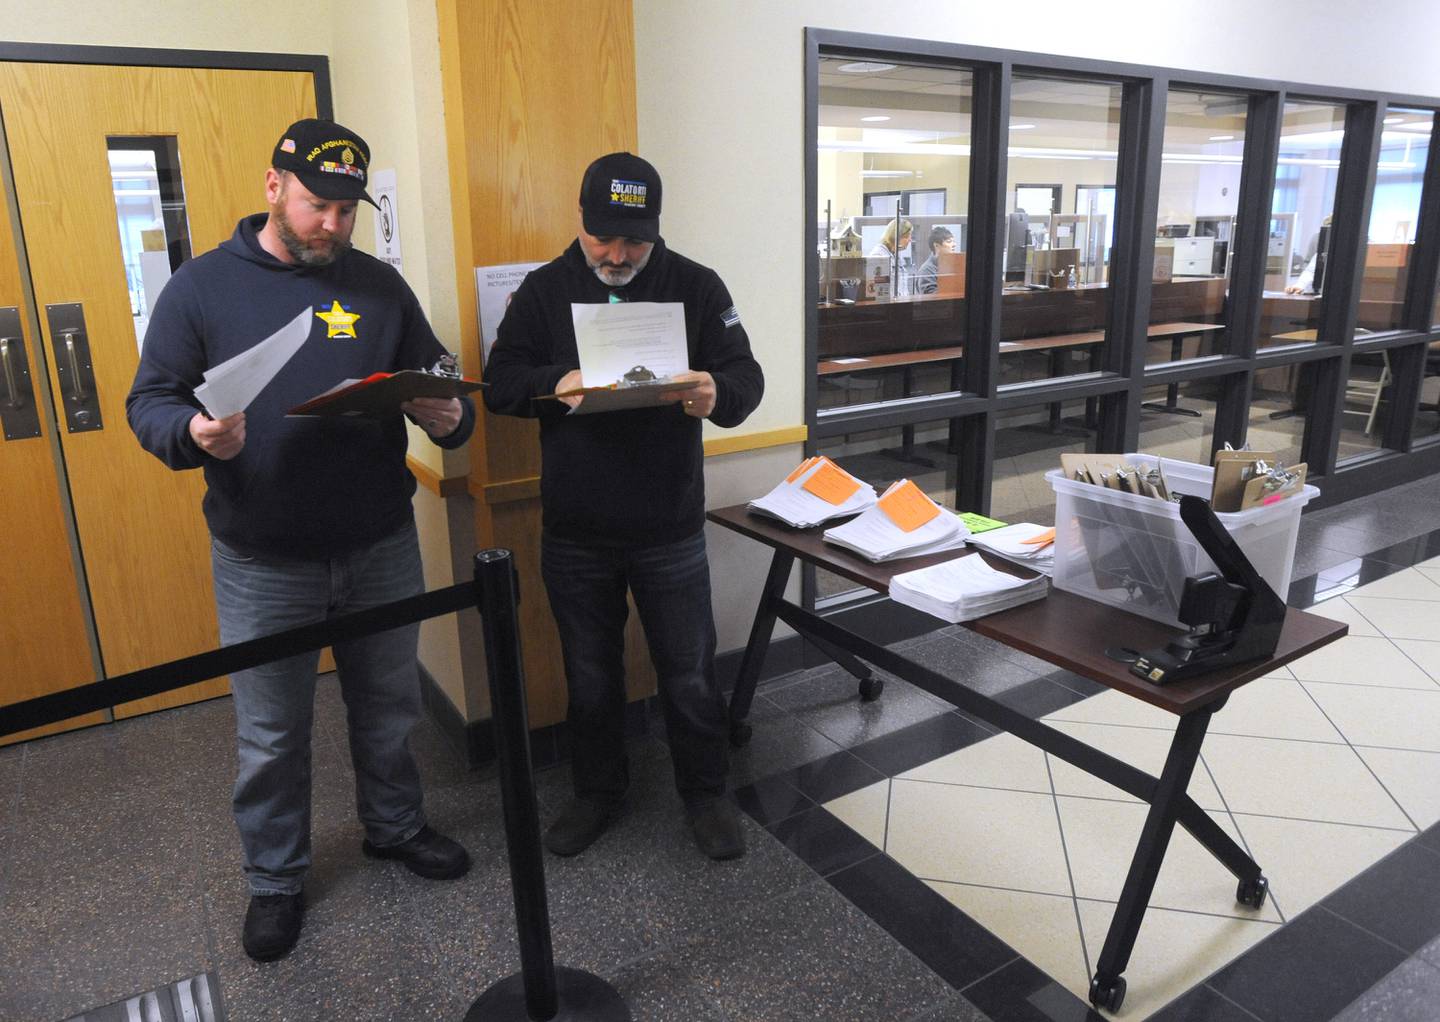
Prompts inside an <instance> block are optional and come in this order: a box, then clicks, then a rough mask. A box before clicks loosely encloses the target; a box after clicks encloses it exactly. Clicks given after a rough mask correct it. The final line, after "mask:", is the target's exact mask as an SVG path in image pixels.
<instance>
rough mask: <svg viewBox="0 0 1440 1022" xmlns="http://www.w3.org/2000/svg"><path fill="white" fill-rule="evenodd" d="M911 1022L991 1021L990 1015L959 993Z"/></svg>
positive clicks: (910, 1021)
mask: <svg viewBox="0 0 1440 1022" xmlns="http://www.w3.org/2000/svg"><path fill="white" fill-rule="evenodd" d="M909 1022H989V1017H988V1016H987V1015H986V1014H985V1013H984V1012H982V1011H981V1010H980V1009H979V1008H977V1007H975V1005H973V1004H971V1003H970V1002H969V1001H967V1000H966V999H965V998H964V997H961V996H960V995H959V994H951V995H950V996H949V997H947V998H945V999H944V1000H943V1001H941V1002H940V1003H939V1004H938V1005H936V1006H935V1007H934V1008H931V1009H930V1010H929V1011H926V1012H923V1013H921V1014H919V1015H916V1016H915V1017H914V1018H913V1019H910V1020H909Z"/></svg>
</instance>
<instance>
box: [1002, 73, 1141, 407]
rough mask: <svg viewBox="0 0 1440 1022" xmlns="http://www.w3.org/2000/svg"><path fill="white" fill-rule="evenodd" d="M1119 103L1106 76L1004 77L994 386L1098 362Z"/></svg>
mask: <svg viewBox="0 0 1440 1022" xmlns="http://www.w3.org/2000/svg"><path fill="white" fill-rule="evenodd" d="M1120 103H1121V89H1120V86H1119V85H1115V84H1111V83H1108V82H1081V81H1066V80H1061V79H1055V78H1044V77H1039V76H1033V75H1016V76H1015V78H1014V80H1013V82H1012V83H1011V89H1010V123H1009V145H1008V151H1007V153H1006V156H1007V163H1006V177H1005V179H1006V181H1008V182H1010V186H1009V188H1008V200H1007V201H1008V202H1009V204H1010V208H1009V209H1007V210H1006V216H1005V229H1004V236H1003V237H1002V239H1001V241H1002V252H1003V259H1004V280H1005V286H1004V292H1003V294H1002V297H1001V306H1000V347H999V353H1000V382H1001V386H1002V388H1003V387H1013V386H1017V385H1023V384H1026V383H1029V382H1032V381H1035V380H1044V379H1051V378H1054V377H1060V376H1071V375H1075V374H1077V373H1087V372H1093V371H1095V370H1097V369H1098V367H1099V365H1100V362H1101V355H1102V348H1103V346H1104V344H1105V321H1106V318H1107V313H1108V303H1107V290H1108V289H1107V280H1108V275H1109V239H1110V237H1111V235H1112V231H1113V221H1114V201H1113V199H1114V188H1115V168H1116V155H1117V147H1118V144H1119V140H1120ZM1107 196H1108V200H1109V201H1108V202H1107V201H1106V197H1107ZM1067 197H1068V198H1069V199H1070V200H1071V201H1069V202H1068V203H1067ZM1067 206H1068V208H1069V209H1071V210H1074V212H1068V213H1067V212H1065V210H1066V208H1067Z"/></svg>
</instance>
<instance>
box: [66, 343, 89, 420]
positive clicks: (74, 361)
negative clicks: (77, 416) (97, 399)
mask: <svg viewBox="0 0 1440 1022" xmlns="http://www.w3.org/2000/svg"><path fill="white" fill-rule="evenodd" d="M65 358H66V360H67V361H69V363H70V400H71V401H76V402H82V403H83V402H84V400H85V383H84V381H83V380H82V379H81V378H80V359H79V358H78V357H76V354H75V335H74V334H73V333H68V332H67V333H66V334H65Z"/></svg>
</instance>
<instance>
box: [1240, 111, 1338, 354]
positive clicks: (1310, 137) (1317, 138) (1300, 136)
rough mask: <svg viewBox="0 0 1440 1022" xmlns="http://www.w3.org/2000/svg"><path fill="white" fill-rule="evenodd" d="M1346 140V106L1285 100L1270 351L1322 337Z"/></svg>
mask: <svg viewBox="0 0 1440 1022" xmlns="http://www.w3.org/2000/svg"><path fill="white" fill-rule="evenodd" d="M1344 142H1345V108H1344V106H1342V105H1340V104H1337V103H1310V102H1297V103H1286V104H1285V112H1284V115H1283V118H1282V120H1281V124H1280V155H1279V161H1278V162H1277V164H1276V166H1275V194H1274V197H1273V198H1272V200H1271V206H1270V230H1269V236H1268V240H1267V242H1266V246H1267V247H1266V250H1265V301H1264V303H1263V306H1262V315H1261V322H1260V338H1259V346H1260V347H1262V348H1268V347H1277V346H1283V345H1293V344H1313V343H1314V342H1315V340H1316V338H1317V330H1318V328H1319V325H1320V303H1321V301H1322V300H1323V295H1324V293H1325V271H1326V263H1327V260H1328V257H1329V250H1330V221H1331V216H1332V215H1333V213H1334V211H1335V185H1336V182H1337V180H1338V178H1339V174H1340V149H1341V146H1342V145H1343V144H1344Z"/></svg>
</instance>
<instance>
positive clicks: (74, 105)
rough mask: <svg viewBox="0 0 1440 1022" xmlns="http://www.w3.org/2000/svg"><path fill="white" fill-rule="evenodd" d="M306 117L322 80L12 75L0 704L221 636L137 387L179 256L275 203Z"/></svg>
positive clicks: (5, 236)
mask: <svg viewBox="0 0 1440 1022" xmlns="http://www.w3.org/2000/svg"><path fill="white" fill-rule="evenodd" d="M314 113H315V84H314V80H313V75H312V74H311V73H310V72H309V71H249V70H223V69H205V68H172V67H134V66H126V67H118V66H100V65H68V64H39V63H0V118H3V124H4V140H3V141H4V147H5V152H4V153H0V159H3V161H4V162H5V163H8V168H9V169H8V170H7V171H6V172H5V177H6V180H5V185H6V188H5V196H6V209H5V210H4V215H3V216H0V363H3V364H0V419H3V421H4V426H5V429H4V439H3V440H0V568H3V572H4V580H3V584H0V705H5V704H9V703H14V702H18V701H20V700H23V699H28V698H32V697H34V696H39V695H45V694H49V693H52V692H59V691H63V690H65V689H69V688H73V687H76V686H77V685H81V684H86V683H89V682H91V681H95V680H97V679H100V678H103V677H113V676H115V675H118V674H123V673H125V672H127V671H132V670H136V669H139V668H141V667H146V666H150V665H152V664H156V663H162V662H164V661H167V660H171V659H175V658H177V657H181V656H186V655H190V654H193V653H197V652H202V651H204V650H207V649H212V648H214V647H215V646H216V645H217V643H218V630H217V626H216V621H215V607H214V599H213V596H212V590H211V581H210V567H209V565H210V558H209V537H208V532H207V530H206V527H205V523H204V519H203V517H202V515H201V513H200V501H201V498H202V496H203V493H204V480H203V478H202V476H201V474H200V473H199V472H198V471H187V472H172V471H171V470H170V469H168V468H166V467H165V466H164V465H162V464H161V463H160V462H159V461H158V460H156V459H155V458H154V457H152V456H151V455H149V454H148V453H146V452H145V451H143V450H141V448H140V446H139V444H138V443H137V442H136V440H135V438H134V436H133V434H132V433H131V432H130V429H129V427H128V425H127V424H126V421H125V407H124V405H125V395H126V393H127V392H128V391H129V388H130V383H131V380H132V378H133V377H134V374H135V367H136V364H137V362H138V360H139V352H140V347H141V344H142V343H143V337H142V336H141V335H142V332H143V327H144V320H145V315H146V314H147V313H148V304H149V303H151V302H153V298H154V294H155V291H156V287H157V286H161V285H159V284H158V283H157V282H158V281H160V280H161V279H162V278H163V276H164V275H165V274H166V273H168V271H169V269H170V268H172V267H170V266H169V265H168V264H170V263H173V262H176V261H177V260H179V259H182V258H183V257H184V256H186V255H191V256H193V255H199V254H200V253H203V252H205V251H207V250H209V249H211V248H214V247H215V246H216V245H218V244H219V243H220V242H221V241H223V240H224V239H225V238H227V237H229V235H230V234H231V232H232V231H233V230H234V228H235V224H236V222H237V221H238V220H239V219H240V218H241V217H242V216H245V215H246V214H249V213H253V212H255V211H257V210H259V209H262V208H263V175H264V170H265V168H266V167H267V166H269V161H270V154H271V149H272V147H273V146H274V144H275V140H276V138H277V137H278V136H279V133H280V131H282V130H283V129H284V127H285V126H286V125H287V124H289V123H290V122H291V121H293V120H296V119H298V118H301V117H307V116H314ZM146 151H149V152H152V153H154V154H156V156H157V158H158V159H159V161H160V163H162V164H165V166H164V167H161V168H159V169H158V170H157V172H156V173H155V174H153V175H152V174H148V173H146V172H145V168H144V167H143V166H140V165H141V164H144V163H146V162H147V159H148V158H142V159H141V160H139V161H137V160H136V159H135V155H136V154H137V153H139V154H140V155H141V156H142V157H144V154H145V153H146ZM137 166H140V169H139V170H136V169H134V168H135V167H137ZM157 182H163V187H160V188H156V187H154V185H155V184H156V183H157ZM156 192H158V193H159V194H158V195H157V194H155V193H156ZM177 197H178V198H177ZM157 200H158V201H157ZM147 202H148V203H149V207H148V208H150V209H153V210H154V212H155V213H156V216H155V217H154V220H153V222H151V223H149V225H148V226H147V225H145V224H144V223H141V224H140V225H139V226H138V227H137V225H136V219H135V210H137V209H138V210H140V211H141V213H140V216H141V219H142V220H143V219H144V216H145V213H144V210H145V209H146V208H147V206H146V203H147ZM177 203H178V207H177ZM127 210H128V211H129V215H128V219H127V212H126V211H127ZM155 253H160V254H159V255H156V254H155ZM142 269H143V270H144V274H143V276H145V277H147V278H150V279H144V280H142V279H141V277H142V273H141V271H142ZM151 271H155V273H152V272H151ZM156 274H158V276H156ZM225 691H226V682H225V679H223V678H220V679H213V680H211V681H207V682H203V683H200V684H197V685H194V686H191V687H189V688H186V689H181V690H177V691H175V692H171V693H166V694H164V695H161V696H157V697H155V698H152V699H146V700H142V701H139V702H134V703H130V704H126V705H122V706H116V707H114V708H113V713H114V714H115V715H116V716H117V717H119V716H128V715H132V714H136V713H144V712H149V711H153V710H157V709H162V708H165V707H168V706H174V705H178V704H181V703H184V702H189V701H193V700H195V699H200V698H209V697H211V696H214V695H219V694H223V693H224V692H225ZM103 719H105V714H104V713H97V714H91V715H90V716H88V717H84V718H76V719H74V720H71V721H65V722H61V723H58V724H55V725H51V726H49V727H47V728H43V729H37V730H35V731H33V732H27V733H24V734H21V735H17V736H13V737H12V738H10V739H4V740H0V741H14V740H19V739H24V738H30V737H35V736H37V735H39V734H44V733H48V732H52V731H57V730H62V729H64V728H67V727H74V726H80V725H83V724H90V723H95V722H98V721H100V720H103Z"/></svg>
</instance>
